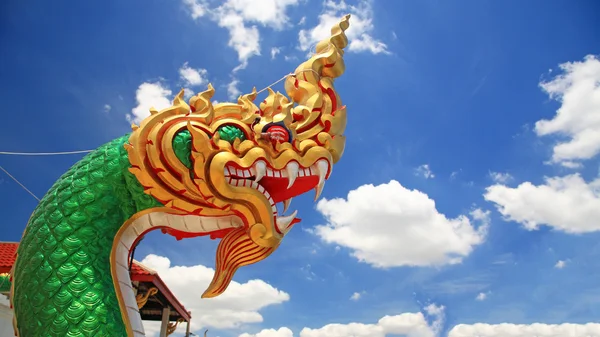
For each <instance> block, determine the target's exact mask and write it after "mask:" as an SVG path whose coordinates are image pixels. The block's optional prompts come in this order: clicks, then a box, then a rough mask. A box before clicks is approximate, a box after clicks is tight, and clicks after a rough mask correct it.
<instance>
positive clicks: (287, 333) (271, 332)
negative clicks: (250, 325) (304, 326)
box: [239, 327, 294, 337]
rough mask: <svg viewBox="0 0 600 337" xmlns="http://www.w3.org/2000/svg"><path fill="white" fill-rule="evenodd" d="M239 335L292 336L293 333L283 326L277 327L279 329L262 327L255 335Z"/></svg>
mask: <svg viewBox="0 0 600 337" xmlns="http://www.w3.org/2000/svg"><path fill="white" fill-rule="evenodd" d="M239 337H294V333H293V332H292V330H290V329H288V328H286V327H283V328H279V330H275V329H264V330H262V331H261V332H259V333H257V334H255V335H251V334H248V333H243V334H241V335H240V336H239Z"/></svg>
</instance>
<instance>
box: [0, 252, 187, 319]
mask: <svg viewBox="0 0 600 337" xmlns="http://www.w3.org/2000/svg"><path fill="white" fill-rule="evenodd" d="M18 247H19V243H18V242H3V241H0V274H5V273H10V271H11V269H12V266H13V264H14V263H15V257H16V253H17V248H18ZM130 276H131V281H132V282H137V285H135V284H134V286H135V287H136V288H137V289H138V292H139V293H140V294H144V293H145V292H147V291H148V290H149V289H152V288H156V289H157V290H158V292H157V293H156V294H155V295H153V296H150V298H149V299H148V301H147V302H146V304H145V305H144V306H143V307H142V308H141V309H140V314H141V315H142V319H143V320H150V321H154V320H157V321H160V320H161V317H162V316H161V315H162V308H164V307H165V304H168V305H169V307H171V314H170V320H172V321H175V320H177V319H179V318H183V319H184V320H186V321H189V320H190V318H191V313H190V312H189V311H187V310H186V309H185V307H184V306H183V304H181V302H179V300H177V298H176V297H175V295H173V293H172V292H171V290H169V288H168V287H167V285H166V284H165V283H164V282H163V280H162V279H161V278H160V276H159V275H158V273H157V272H156V271H155V270H153V269H151V268H149V267H147V266H144V265H143V264H141V263H140V262H138V261H136V260H134V261H133V264H132V265H131V272H130ZM0 281H2V282H1V283H0V292H7V291H8V290H9V286H10V284H6V283H7V282H6V279H5V277H1V278H0Z"/></svg>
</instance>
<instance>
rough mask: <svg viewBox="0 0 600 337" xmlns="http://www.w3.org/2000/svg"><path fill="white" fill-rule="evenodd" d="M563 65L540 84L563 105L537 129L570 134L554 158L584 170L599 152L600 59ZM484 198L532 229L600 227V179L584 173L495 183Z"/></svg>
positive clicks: (589, 229) (570, 230)
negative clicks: (588, 177)
mask: <svg viewBox="0 0 600 337" xmlns="http://www.w3.org/2000/svg"><path fill="white" fill-rule="evenodd" d="M560 68H561V71H562V73H561V74H559V75H557V76H555V77H554V78H553V79H552V80H550V81H548V82H542V83H540V86H541V88H542V89H543V90H544V91H545V92H546V93H547V94H548V95H550V97H551V98H553V99H556V100H558V101H559V102H561V107H560V108H559V109H558V111H557V114H556V116H554V118H553V119H552V120H540V121H538V122H536V124H535V131H536V133H537V135H538V136H544V135H550V134H557V135H560V136H566V137H569V138H570V139H569V140H566V141H563V142H559V143H558V144H557V145H556V146H554V148H553V154H552V159H551V162H552V163H560V164H561V165H562V166H565V167H568V168H580V167H582V164H581V162H580V161H581V160H585V159H590V158H592V157H594V156H596V155H597V154H598V153H600V84H599V83H600V60H599V59H598V58H597V57H594V56H591V55H588V56H586V57H585V58H584V61H582V62H567V63H563V64H561V65H560ZM484 198H485V199H486V200H488V201H491V202H493V203H495V204H496V208H497V209H498V211H499V212H500V213H501V214H502V215H503V216H504V219H505V220H508V221H515V222H518V223H521V224H522V225H523V226H524V227H525V228H526V229H528V230H536V229H538V227H539V226H540V225H546V226H550V227H552V228H554V229H558V230H561V231H564V232H568V233H587V232H593V231H598V230H600V177H599V178H596V179H595V180H592V181H590V182H586V181H585V180H584V179H583V178H582V177H581V176H580V175H579V174H572V175H567V176H564V177H552V178H550V177H545V178H544V183H543V184H541V185H537V186H536V185H534V184H533V183H531V182H524V183H522V184H520V185H519V186H517V187H516V188H510V187H506V186H503V185H499V184H495V185H493V186H490V187H488V188H487V189H486V192H485V194H484Z"/></svg>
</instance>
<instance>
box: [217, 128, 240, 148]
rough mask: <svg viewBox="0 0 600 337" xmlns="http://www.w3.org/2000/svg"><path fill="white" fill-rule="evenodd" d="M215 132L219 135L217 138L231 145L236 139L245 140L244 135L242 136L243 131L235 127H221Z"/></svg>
mask: <svg viewBox="0 0 600 337" xmlns="http://www.w3.org/2000/svg"><path fill="white" fill-rule="evenodd" d="M217 132H218V133H219V136H221V139H223V140H225V141H228V142H229V143H232V144H233V142H234V141H235V139H236V138H239V139H240V141H244V140H246V134H244V131H242V129H240V128H238V127H237V126H235V125H223V126H221V127H219V129H217Z"/></svg>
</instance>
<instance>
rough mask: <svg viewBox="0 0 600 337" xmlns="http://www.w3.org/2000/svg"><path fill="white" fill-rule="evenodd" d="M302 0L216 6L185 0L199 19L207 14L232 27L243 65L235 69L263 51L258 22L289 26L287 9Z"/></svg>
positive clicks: (233, 1) (230, 1)
mask: <svg viewBox="0 0 600 337" xmlns="http://www.w3.org/2000/svg"><path fill="white" fill-rule="evenodd" d="M298 2H299V0H266V1H253V0H227V1H225V2H224V3H222V4H221V5H220V6H218V7H216V8H209V6H208V5H207V4H206V3H205V2H202V1H198V0H184V1H183V3H184V4H185V5H186V6H187V7H188V9H189V11H190V15H191V16H192V18H194V19H198V18H200V17H202V16H204V15H208V17H209V18H210V19H211V20H213V21H215V22H217V24H218V25H219V26H220V27H223V28H225V29H227V30H228V31H229V42H228V45H229V46H230V47H231V48H233V49H234V50H235V51H236V52H237V53H238V59H239V61H240V65H239V66H237V67H236V68H235V69H234V72H235V71H237V70H240V69H243V68H245V67H246V65H247V64H248V59H250V58H251V57H252V56H257V55H260V32H259V31H258V27H257V26H256V25H252V24H253V23H254V24H256V23H257V24H260V25H262V26H264V27H270V28H272V29H274V30H281V29H283V28H285V27H286V26H288V24H289V17H288V16H287V13H286V12H287V9H288V7H290V6H294V5H297V4H298Z"/></svg>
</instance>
